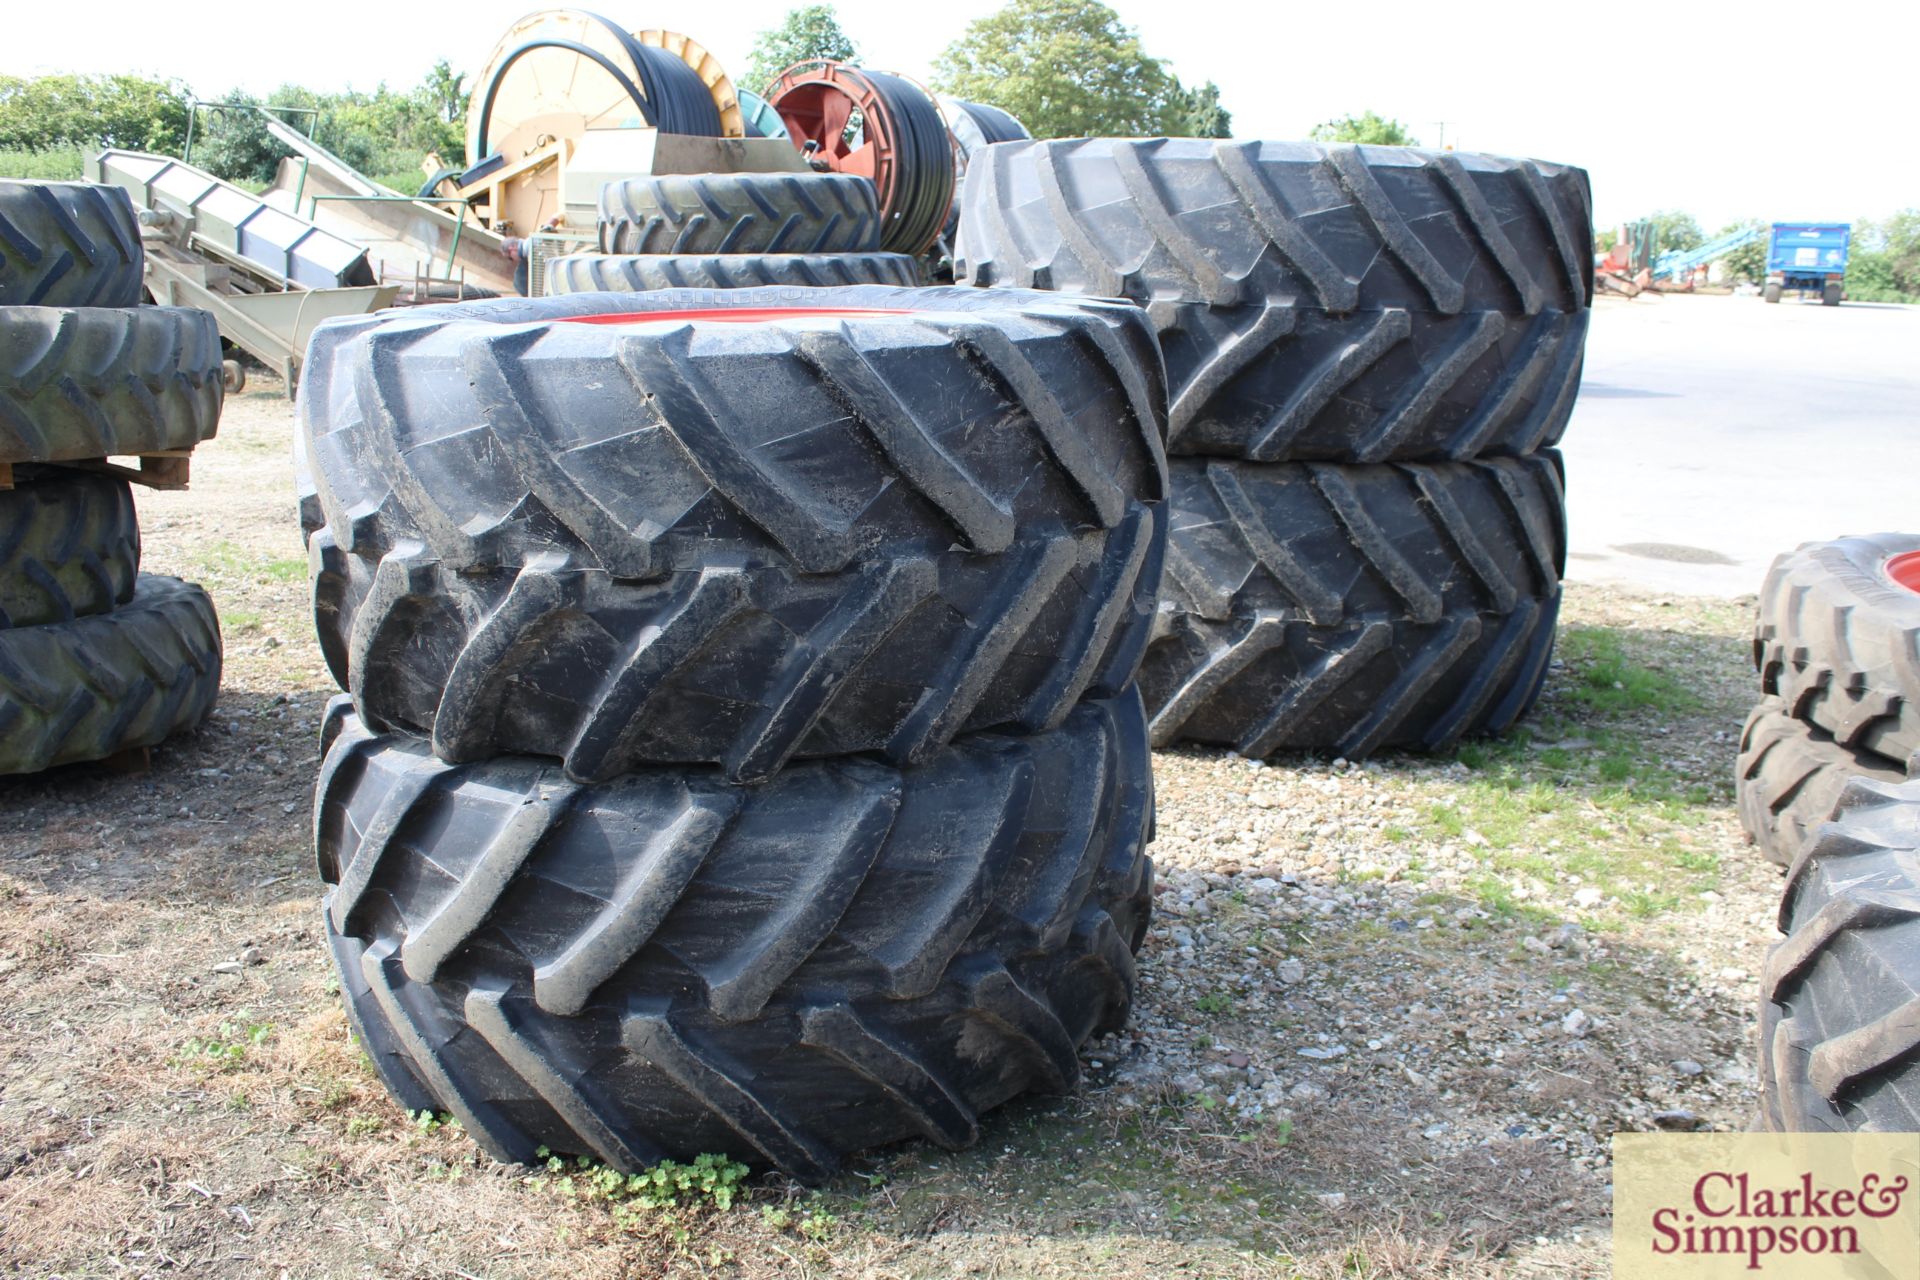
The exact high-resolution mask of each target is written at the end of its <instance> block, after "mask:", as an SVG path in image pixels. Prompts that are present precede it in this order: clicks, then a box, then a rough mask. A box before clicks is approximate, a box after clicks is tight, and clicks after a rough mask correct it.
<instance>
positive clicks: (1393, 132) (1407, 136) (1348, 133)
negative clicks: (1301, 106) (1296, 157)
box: [1307, 111, 1420, 147]
mask: <svg viewBox="0 0 1920 1280" xmlns="http://www.w3.org/2000/svg"><path fill="white" fill-rule="evenodd" d="M1307 136H1308V137H1309V138H1312V139H1313V140H1314V141H1315V142H1366V143H1371V144H1373V145H1374V146H1376V147H1417V146H1419V145H1420V140H1419V139H1418V138H1416V137H1414V136H1413V130H1412V129H1410V128H1408V127H1407V126H1406V125H1404V124H1402V123H1400V122H1399V121H1398V120H1388V119H1385V118H1383V117H1382V116H1379V115H1377V114H1375V113H1374V112H1372V111H1363V112H1361V113H1360V114H1359V115H1357V116H1341V117H1340V118H1339V119H1337V120H1328V121H1325V122H1323V123H1321V124H1317V125H1315V126H1313V130H1312V132H1310V133H1308V134H1307Z"/></svg>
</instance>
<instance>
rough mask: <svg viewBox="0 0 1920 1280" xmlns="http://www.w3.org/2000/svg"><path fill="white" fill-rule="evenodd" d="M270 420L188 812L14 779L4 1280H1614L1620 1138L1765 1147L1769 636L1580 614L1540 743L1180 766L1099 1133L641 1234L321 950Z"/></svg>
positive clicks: (306, 681) (165, 762)
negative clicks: (1752, 787)
mask: <svg viewBox="0 0 1920 1280" xmlns="http://www.w3.org/2000/svg"><path fill="white" fill-rule="evenodd" d="M291 429H292V428H291V414H290V412H289V409H288V405H287V403H286V401H285V400H284V399H283V398H280V397H279V396H278V395H277V394H275V393H273V392H272V391H271V390H270V389H269V390H267V391H265V392H262V391H252V392H249V393H248V394H246V395H243V396H240V397H236V398H235V399H234V400H233V401H231V402H230V404H229V409H228V414H227V417H226V419H225V421H224V423H223V425H222V428H221V433H220V438H219V439H218V440H217V441H216V442H214V443H213V444H212V445H210V446H208V447H207V448H206V449H205V450H203V451H202V453H201V454H200V455H199V456H198V457H196V459H195V463H194V487H193V489H192V490H191V491H190V492H187V493H184V494H148V493H142V494H140V495H139V503H140V511H141V516H142V520H143V523H144V527H145V536H146V545H147V553H146V559H147V565H148V567H149V568H150V570H152V571H154V572H161V573H173V574H179V575H182V576H185V577H189V578H192V579H194V580H197V581H200V582H202V583H204V584H206V585H207V587H208V588H209V589H210V590H211V592H212V593H213V596H214V598H215V600H216V602H217V603H218V605H219V607H220V609H221V612H222V616H223V619H224V623H225V633H226V641H227V674H226V683H225V688H224V691H223V694H222V698H221V704H220V708H219V711H218V712H217V714H216V716H215V718H214V720H213V722H212V723H211V724H210V725H208V726H207V727H206V728H205V729H204V730H202V731H201V732H199V733H197V734H194V735H190V736H188V737H185V738H182V739H180V740H178V741H176V742H174V743H170V744H168V745H167V746H166V747H165V748H163V749H161V750H159V751H157V752H156V753H155V756H154V762H153V768H152V770H151V772H149V773H147V774H144V775H126V774H118V773H111V772H106V771H102V770H98V769H92V768H85V767H81V768H74V769H67V770H61V771H58V772H55V773H51V774H47V775H44V776H42V777H38V778H28V779H19V780H0V1079H4V1091H5V1092H4V1106H3V1107H0V1170H3V1171H4V1174H3V1175H0V1257H4V1258H5V1259H6V1260H7V1263H8V1265H9V1266H10V1267H11V1268H12V1269H15V1270H22V1271H26V1272H30V1273H34V1274H44V1273H58V1274H60V1275H63V1276H68V1277H80V1276H95V1275H99V1276H109V1275H111V1276H126V1275H166V1274H181V1275H194V1276H235V1277H239V1276H260V1275H265V1276H278V1275H281V1274H283V1273H285V1274H290V1275H296V1276H297V1275H344V1274H361V1273H375V1274H380V1275H383V1276H416V1275H418V1276H428V1275H432V1276H446V1275H454V1274H472V1275H486V1276H490V1277H494V1276H548V1275H553V1274H556V1273H560V1272H564V1273H566V1274H568V1275H570V1276H573V1277H577V1278H585V1277H600V1276H608V1277H613V1276H650V1275H663V1274H682V1273H684V1274H701V1275H705V1274H714V1275H749V1276H756V1275H848V1276H951V1275H957V1274H974V1273H978V1274H982V1275H990V1274H1003V1275H1016V1274H1017V1275H1030V1276H1086V1275H1111V1276H1135V1275H1138V1276H1148V1275H1154V1276H1158V1275H1164V1274H1184V1273H1186V1272H1189V1271H1191V1272H1193V1273H1195V1274H1200V1273H1205V1274H1207V1275H1221V1276H1306V1277H1323V1276H1324V1277H1334V1276H1339V1277H1348V1278H1352V1277H1373V1276H1381V1277H1384V1276H1421V1277H1442V1276H1460V1277H1467V1276H1472V1277H1484V1276H1498V1275H1512V1276H1556V1277H1560V1276H1596V1277H1597V1276H1602V1275H1604V1274H1605V1273H1606V1270H1607V1265H1608V1261H1607V1259H1608V1251H1607V1238H1608V1221H1607V1213H1608V1199H1607V1186H1608V1179H1609V1169H1608V1157H1607V1139H1608V1137H1609V1136H1610V1135H1611V1134H1612V1133H1613V1132H1615V1131H1617V1130H1621V1129H1645V1128H1650V1127H1653V1126H1654V1125H1656V1124H1665V1125H1700V1126H1703V1127H1716V1128H1728V1127H1738V1126H1740V1125H1742V1124H1743V1123H1744V1122H1745V1120H1746V1119H1747V1117H1748V1115H1749V1113H1750V1112H1751V1109H1752V1101H1753V1087H1754V1083H1753V1082H1754V1074H1753V1062H1752V1048H1751V1042H1752V1027H1751V1011H1752V1009H1753V1007H1754V1000H1755V994H1756V993H1755V986H1754V978H1753V975H1754V974H1755V973H1756V971H1757V967H1758V962H1759V958H1760V956H1761V954H1762V952H1763V950H1764V948H1765V946H1766V944H1767V942H1768V941H1769V939H1770V937H1771V926H1770V915H1771V911H1772V908H1773V900H1774V896H1775V895H1776V893H1777V891H1778V878H1777V874H1776V873H1775V872H1774V871H1772V870H1771V869H1770V868H1768V867H1767V866H1766V865H1765V864H1764V863H1762V862H1761V861H1760V859H1759V858H1758V857H1757V856H1756V855H1755V854H1754V853H1753V852H1752V851H1751V850H1750V849H1749V848H1748V847H1747V846H1746V845H1745V843H1744V841H1743V839H1742V837H1741V835H1740V832H1739V828H1738V825H1737V822H1736V821H1735V818H1734V815H1733V810H1732V789H1731V771H1732V764H1733V756H1734V751H1735V746H1736V743H1735V738H1736V736H1737V733H1738V727H1739V724H1740V720H1741V716H1742V715H1743V713H1744V711H1745V710H1746V707H1747V705H1748V703H1749V702H1750V701H1751V698H1752V696H1753V694H1752V685H1753V679H1752V675H1751V673H1750V671H1749V670H1748V668H1747V666H1746V657H1745V629H1746V627H1747V626H1748V625H1749V624H1748V620H1747V614H1746V612H1745V610H1744V608H1743V607H1741V606H1738V605H1728V604H1725V603H1722V602H1714V601H1695V600H1684V599H1658V598H1654V597H1646V596H1635V595H1630V594H1625V593H1621V592H1616V591H1611V590H1607V589H1604V588H1598V587H1593V586H1586V585H1575V586H1570V587H1569V588H1568V589H1567V607H1566V612H1565V616H1564V617H1563V619H1562V638H1561V649H1560V654H1561V657H1560V661H1559V663H1558V664H1557V665H1556V667H1555V669H1554V671H1553V673H1552V676H1551V679H1550V681H1549V684H1548V688H1547V691H1546V694H1545V696H1544V697H1543V699H1542V702H1541V705H1540V706H1539V708H1537V710H1536V712H1535V714H1534V716H1533V717H1532V718H1531V719H1530V720H1529V722H1528V724H1527V726H1526V728H1525V729H1524V731H1522V732H1521V733H1519V734H1516V735H1514V736H1513V737H1512V738H1510V739H1508V740H1506V741H1504V742H1500V743H1475V744H1469V745H1468V746H1466V747H1463V748H1462V749H1460V750H1458V751H1456V752H1453V753H1449V754H1447V755H1444V756H1441V757H1430V758H1422V757H1409V756H1395V757H1389V758H1386V759H1382V760H1378V761H1372V762H1367V763H1365V764H1362V765H1350V764H1348V763H1347V762H1344V761H1328V760H1314V759H1305V758H1297V757H1296V758H1287V759H1281V760H1276V761H1273V762H1269V763H1266V764H1255V763H1251V762H1247V761H1242V760H1239V759H1237V758H1234V757H1231V756H1227V755H1223V754H1219V753H1214V752H1202V751H1189V750H1179V751H1171V752H1162V753H1160V755H1159V756H1158V757H1157V760H1156V767H1157V779H1158V787H1159V796H1160V810H1159V833H1160V836H1159V840H1158V842H1157V844H1156V846H1155V850H1154V854H1155V858H1156V860H1157V862H1158V863H1159V865H1160V868H1161V877H1162V878H1161V882H1160V891H1159V894H1158V897H1157V902H1158V907H1159V909H1158V912H1157V915H1156V920H1155V924H1154V927H1153V931H1152V934H1151V937H1150V938H1149V940H1148V942H1147V945H1146V948H1145V950H1144V952H1143V954H1142V960H1141V974H1142V985H1141V997H1140V1004H1139V1008H1138V1011H1137V1015H1136V1017H1135V1019H1134V1021H1133V1022H1132V1023H1131V1024H1130V1026H1129V1027H1128V1029H1127V1030H1125V1031H1123V1032H1122V1033H1121V1034H1119V1035H1117V1036H1114V1037H1110V1038H1109V1039H1107V1040H1105V1041H1103V1042H1100V1043H1097V1044H1095V1045H1092V1046H1090V1047H1089V1049H1088V1051H1087V1054H1086V1057H1087V1064H1086V1065H1087V1083H1086V1085H1085V1087H1084V1088H1083V1090H1082V1091H1081V1092H1080V1093H1079V1094H1077V1095H1076V1096H1074V1097H1071V1098H1066V1099H1032V1100H1026V1101H1023V1102H1020V1103H1017V1104H1015V1105H1013V1106H1011V1107H1008V1108H1006V1109H1004V1110H1003V1111H1001V1112H998V1113H996V1114H995V1115H993V1116H991V1117H989V1118H988V1119H987V1120H986V1121H985V1123H984V1124H983V1137H982V1141H981V1143H980V1144H979V1145H978V1146H977V1147H975V1148H973V1149H972V1150H969V1151H965V1152H960V1153H953V1154H949V1153H945V1152H941V1151H938V1150H936V1149H934V1148H931V1147H927V1146H924V1145H918V1144H909V1145H905V1146H902V1147H899V1148H896V1149H893V1150H890V1151H886V1152H881V1153H877V1154H876V1155H874V1156H871V1157H869V1158H867V1159H865V1160H863V1161H861V1162H860V1163H859V1166H858V1169H857V1171H856V1172H855V1173H852V1174H849V1175H848V1176H847V1177H846V1178H844V1179H843V1180H842V1181H841V1182H839V1183H837V1184H835V1185H834V1186H831V1187H828V1188H825V1189H823V1190H822V1191H819V1192H807V1191H802V1190H799V1189H797V1188H793V1187H791V1186H789V1185H787V1184H785V1183H784V1182H783V1181H781V1180H779V1179H766V1178H762V1179H758V1180H756V1181H754V1182H753V1183H751V1184H750V1190H749V1192H748V1194H747V1195H746V1196H745V1197H744V1198H743V1199H742V1200H741V1201H740V1202H739V1203H737V1204H735V1205H734V1206H733V1207H732V1208H730V1209H727V1210H725V1211H721V1210H718V1209H714V1208H710V1207H709V1208H699V1207H694V1206H687V1207H683V1208H679V1209H667V1210H651V1211H647V1212H645V1213H641V1214H639V1215H634V1214H616V1213H615V1212H613V1211H612V1210H611V1209H610V1208H609V1207H608V1206H607V1205H605V1204H604V1203H600V1202H596V1201H592V1200H590V1199H586V1198H582V1197H581V1196H579V1195H577V1194H572V1195H570V1194H568V1193H567V1192H566V1191H565V1190H564V1188H563V1186H562V1184H561V1182H560V1181H558V1180H556V1179H555V1178H554V1177H552V1176H548V1177H544V1178H543V1177H538V1176H534V1175H533V1174H531V1173H530V1172H529V1171H527V1170H521V1169H506V1168H501V1167H499V1166H495V1165H493V1164H492V1163H491V1162H489V1161H487V1160H486V1159H485V1158H484V1157H481V1156H479V1155H478V1154H477V1153H476V1152H475V1150H474V1148H473V1146H472V1144H471V1143H470V1142H469V1141H467V1139H466V1138H465V1137H464V1135H462V1134H461V1133H460V1132H459V1131H458V1129H457V1127H454V1126H449V1125H446V1124H444V1123H442V1121H441V1119H439V1118H435V1117H408V1116H405V1115H403V1114H402V1113H401V1112H400V1111H399V1110H398V1109H397V1108H396V1107H395V1106H394V1105H393V1104H392V1103H390V1102H389V1101H388V1100H387V1099H386V1097H385V1095H384V1093H383V1092H382V1091H381V1089H380V1087H379V1085H378V1083H377V1082H376V1081H375V1080H374V1078H373V1075H372V1073H371V1071H370V1069H369V1068H368V1066H367V1064H366V1062H365V1060H364V1057H363V1056H362V1055H361V1054H360V1053H359V1051H358V1049H357V1047H355V1046H354V1044H353V1043H352V1040H351V1038H350V1037H349V1035H348V1033H347V1029H346V1023H345V1020H344V1018H343V1017H342V1015H341V1014H340V1012H339V1009H338V1004H337V989H336V986H335V983H334V979H333V976H332V973H331V970H330V966H329V962H328V960H327V957H326V956H325V954H324V951H323V948H322V945H321V940H320V934H319V930H318V928H317V896H318V883H317V877H316V875H315V872H314V869H313V865H312V851H311V848H310V845H309V838H310V837H309V832H308V826H307V824H308V821H309V812H308V809H309V805H310V802H311V788H312V782H313V776H314V771H315V769H316V766H317V764H318V751H317V744H316V741H315V733H316V729H317V727H318V723H319V718H320V714H321V711H322V709H323V707H324V705H325V703H326V701H327V699H328V697H329V696H331V694H332V693H333V686H332V683H331V681H330V679H329V677H328V675H327V673H326V669H325V664H324V663H323V662H322V660H321V657H320V654H319V651H318V649H317V647H316V646H315V644H314V642H313V637H312V630H311V626H310V623H309V620H308V618H307V598H306V567H305V559H304V556H303V554H302V551H301V547H300V540H299V534H298V529H297V525H296V520H295V506H294V496H293V492H292V484H291V467H290V463H289V460H288V449H289V441H290V434H291Z"/></svg>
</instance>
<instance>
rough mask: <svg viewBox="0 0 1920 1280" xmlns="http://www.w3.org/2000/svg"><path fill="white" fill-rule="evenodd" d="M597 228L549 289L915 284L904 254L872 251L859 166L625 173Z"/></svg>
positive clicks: (870, 217) (875, 230) (866, 189)
mask: <svg viewBox="0 0 1920 1280" xmlns="http://www.w3.org/2000/svg"><path fill="white" fill-rule="evenodd" d="M598 224H599V225H598V235H599V247H600V252H599V253H582V254H571V255H569V256H567V257H563V258H556V259H555V260H554V261H553V263H552V264H551V265H550V266H549V267H548V272H547V292H548V293H551V294H567V293H593V292H601V293H631V292H637V291H645V290H655V289H745V288H774V287H788V288H804V289H818V288H829V287H835V286H845V285H861V284H879V285H902V286H912V285H915V284H918V283H919V278H918V275H917V271H916V266H915V262H914V259H913V258H911V257H909V256H908V255H906V254H903V253H884V252H881V250H880V237H881V221H880V212H879V208H878V206H877V205H876V203H875V199H874V190H873V183H872V182H870V181H869V180H867V179H866V178H864V177H861V176H859V175H858V174H839V173H710V174H688V175H665V176H658V177H638V178H627V179H624V180H622V181H619V182H609V183H607V184H606V185H605V186H604V187H602V188H601V192H600V208H599V218H598Z"/></svg>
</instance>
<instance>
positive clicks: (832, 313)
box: [560, 307, 908, 324]
mask: <svg viewBox="0 0 1920 1280" xmlns="http://www.w3.org/2000/svg"><path fill="white" fill-rule="evenodd" d="M907 314H908V312H907V311H906V310H905V309H904V308H902V307H696V308H692V309H689V310H686V311H615V312H612V313H610V314H608V315H603V316H562V317H561V320H560V322H561V323H562V324H672V323H677V322H681V321H687V320H718V321H721V322H723V323H725V324H763V323H767V322H770V321H774V320H818V319H829V318H844V317H848V316H904V315H907Z"/></svg>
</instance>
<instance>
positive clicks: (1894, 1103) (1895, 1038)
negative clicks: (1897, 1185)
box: [1759, 778, 1920, 1133]
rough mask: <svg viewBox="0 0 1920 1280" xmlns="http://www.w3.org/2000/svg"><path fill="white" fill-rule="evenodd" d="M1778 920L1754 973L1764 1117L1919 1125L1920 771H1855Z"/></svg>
mask: <svg viewBox="0 0 1920 1280" xmlns="http://www.w3.org/2000/svg"><path fill="white" fill-rule="evenodd" d="M1780 930H1781V932H1783V933H1785V934H1786V935H1787V936H1786V940H1785V941H1783V942H1781V943H1779V944H1778V945H1776V946H1775V947H1774V948H1773V950H1772V952H1770V953H1769V954H1768V956H1767V961H1766V965H1765V967H1764V968H1763V969H1762V970H1761V977H1760V1054H1759V1057H1760V1087H1761V1115H1762V1118H1763V1120H1764V1122H1765V1124H1766V1126H1767V1128H1769V1129H1772V1130H1775V1131H1786V1132H1811V1133H1824V1132H1837V1133H1845V1132H1874V1133H1913V1132H1916V1131H1920V780H1916V781H1912V782H1899V783H1893V782H1879V781H1873V780H1870V779H1865V778H1858V779H1855V780H1854V781H1853V782H1851V783H1849V784H1848V786H1847V789H1846V791H1845V792H1844V793H1843V794H1842V795H1841V797H1840V804H1839V807H1838V809H1837V810H1836V811H1835V813H1834V815H1833V821H1832V823H1831V824H1830V825H1828V826H1825V827H1822V828H1820V829H1819V831H1818V832H1817V833H1816V834H1815V835H1814V836H1813V837H1812V839H1811V840H1810V841H1809V843H1808V845H1807V848H1806V851H1805V852H1804V853H1803V854H1801V856H1800V859H1799V861H1797V862H1796V863H1795V864H1794V867H1793V871H1792V872H1791V873H1790V874H1789V875H1788V877H1787V890H1786V895H1785V897H1784V898H1783V899H1782V900H1781V904H1780Z"/></svg>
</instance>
